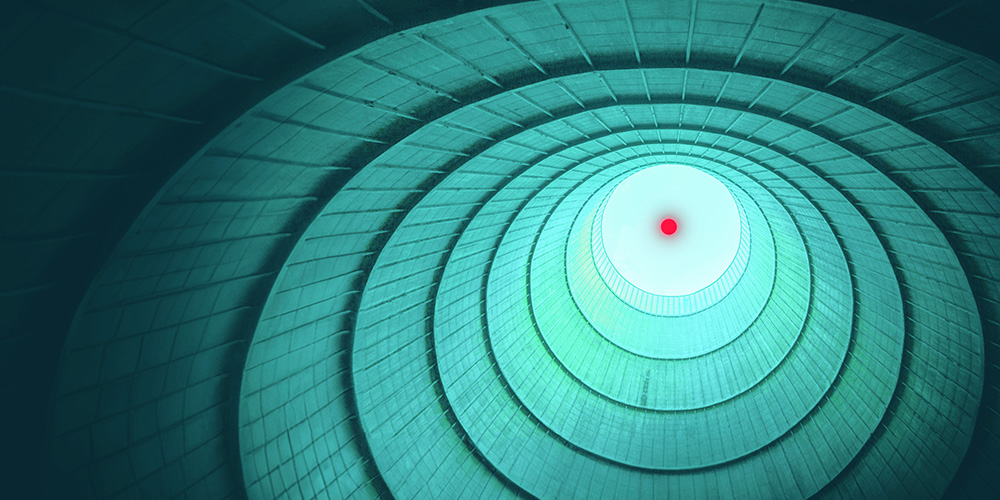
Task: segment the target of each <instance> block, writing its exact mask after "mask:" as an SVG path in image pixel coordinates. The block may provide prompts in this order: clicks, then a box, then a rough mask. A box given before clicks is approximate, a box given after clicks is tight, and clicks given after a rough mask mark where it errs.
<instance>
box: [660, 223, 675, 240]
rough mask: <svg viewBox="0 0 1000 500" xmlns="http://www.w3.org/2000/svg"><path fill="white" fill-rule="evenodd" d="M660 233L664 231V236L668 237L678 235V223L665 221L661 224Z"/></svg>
mask: <svg viewBox="0 0 1000 500" xmlns="http://www.w3.org/2000/svg"><path fill="white" fill-rule="evenodd" d="M660 231H663V234H665V235H667V236H670V235H672V234H674V233H676V232H677V221H675V220H673V219H663V222H661V223H660Z"/></svg>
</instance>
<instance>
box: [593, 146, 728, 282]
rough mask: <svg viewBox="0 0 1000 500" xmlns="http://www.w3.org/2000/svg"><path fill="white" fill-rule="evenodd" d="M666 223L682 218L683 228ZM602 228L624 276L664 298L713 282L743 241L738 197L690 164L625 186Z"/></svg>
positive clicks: (649, 172)
mask: <svg viewBox="0 0 1000 500" xmlns="http://www.w3.org/2000/svg"><path fill="white" fill-rule="evenodd" d="M664 214H671V216H670V217H666V218H665V217H664ZM664 219H666V220H674V221H676V220H683V221H684V230H683V231H680V230H678V227H677V224H676V223H675V224H674V225H673V227H669V226H670V225H669V224H666V221H665V220H664ZM601 224H602V226H601V230H602V232H603V235H604V247H605V250H606V251H607V253H608V258H609V259H610V260H611V263H612V264H613V265H614V266H615V268H616V269H617V270H618V272H619V273H621V275H622V277H624V278H625V279H626V280H628V281H629V282H630V283H632V284H633V285H635V286H636V287H638V288H640V289H642V290H645V291H647V292H649V293H653V294H657V295H687V294H690V293H693V292H696V291H698V290H701V289H702V288H705V287H706V286H708V285H710V284H712V282H714V281H715V280H716V279H718V278H719V277H720V276H722V273H724V272H725V271H726V268H728V267H729V265H730V264H731V263H732V262H733V258H734V257H735V256H736V251H737V250H738V248H739V243H740V216H739V210H737V208H736V201H735V200H734V199H733V195H732V194H731V193H730V192H729V190H728V189H726V186H725V185H723V184H722V183H721V182H719V180H717V179H716V178H715V177H712V176H711V175H710V174H707V173H705V172H703V171H701V170H698V169H696V168H692V167H688V166H684V165H659V166H655V167H650V168H647V169H644V170H641V171H639V172H637V173H635V174H633V175H631V176H629V177H628V178H626V179H625V180H623V181H622V182H621V184H619V185H618V187H616V188H615V190H614V191H612V192H611V195H610V196H609V197H608V202H607V206H606V207H605V209H604V218H603V220H602V221H601ZM669 229H673V230H674V231H676V232H672V233H670V232H668V231H667V230H669ZM665 234H667V235H669V237H664V235H665Z"/></svg>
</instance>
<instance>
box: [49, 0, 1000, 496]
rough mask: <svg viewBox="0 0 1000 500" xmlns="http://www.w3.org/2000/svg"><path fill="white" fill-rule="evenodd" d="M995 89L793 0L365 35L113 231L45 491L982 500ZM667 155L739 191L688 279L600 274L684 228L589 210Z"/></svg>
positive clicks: (996, 429) (581, 7) (996, 315)
mask: <svg viewBox="0 0 1000 500" xmlns="http://www.w3.org/2000/svg"><path fill="white" fill-rule="evenodd" d="M998 95H1000V67H998V66H997V64H996V63H994V62H991V61H989V60H987V59H985V58H982V57H980V56H977V55H974V54H971V53H968V52H965V51H963V50H961V49H958V48H955V47H953V46H950V45H947V44H945V43H944V42H941V41H938V40H935V39H932V38H930V37H928V36H925V35H923V34H920V33H917V32H913V31H909V30H906V29H903V28H899V27H896V26H893V25H889V24H886V23H883V22H880V21H876V20H873V19H870V18H865V17H861V16H858V15H854V14H848V13H845V12H841V11H836V10H833V9H828V8H824V7H819V6H815V5H808V4H800V3H795V2H786V1H767V2H764V3H761V2H759V1H751V0H745V1H744V0H701V1H697V2H688V1H654V0H627V1H622V2H603V1H602V2H598V1H565V2H563V1H556V2H528V3H521V4H515V5H506V6H500V7H495V8H490V9H486V10H482V11H476V12H471V13H468V14H463V15H459V16H456V17H452V18H448V19H444V20H440V21H435V22H431V23H429V24H425V25H421V26H418V27H415V28H412V29H408V30H404V31H401V32H399V33H396V34H394V35H391V36H388V37H385V38H383V39H380V40H377V41H375V42H373V43H370V44H367V45H365V46H363V47H360V48H358V49H357V50H355V51H353V52H350V53H348V54H346V55H344V56H343V57H339V58H337V59H335V60H332V61H329V62H328V63H326V64H324V65H322V66H321V67H319V68H318V69H316V70H315V71H312V72H309V73H307V74H305V75H303V76H301V78H298V79H297V80H295V81H294V82H292V83H291V84H289V85H287V86H286V87H284V88H282V89H280V90H278V91H277V92H275V93H274V94H273V95H270V96H269V97H267V98H266V99H264V100H263V101H261V102H260V103H259V104H257V105H256V106H255V107H253V108H252V109H251V110H249V111H248V112H246V114H244V115H243V116H242V117H241V118H240V119H238V120H237V121H236V122H235V123H233V124H232V125H230V126H229V127H228V128H227V129H226V130H225V131H224V132H223V133H222V134H221V135H219V136H218V137H216V138H215V139H214V140H212V141H211V142H210V143H209V144H208V145H206V146H205V147H204V148H203V149H202V150H201V152H200V153H198V154H197V155H196V156H195V157H194V158H192V159H191V160H190V162H188V163H187V165H186V166H185V167H184V168H183V169H181V170H180V171H179V172H178V173H177V174H176V175H175V176H174V177H173V178H172V179H171V180H170V182H169V183H168V184H167V185H166V187H164V188H163V190H162V191H161V193H160V194H159V195H158V197H157V198H156V199H155V200H154V201H153V202H152V203H151V204H150V205H149V206H148V207H147V208H146V210H145V211H144V213H143V214H142V216H141V217H140V218H139V219H138V221H137V222H136V223H135V225H134V226H133V228H132V230H131V231H130V232H129V234H128V235H127V236H126V238H125V239H124V240H123V241H122V242H121V244H120V245H119V247H118V248H117V250H116V252H115V254H114V257H113V258H112V259H111V260H110V261H109V263H108V264H107V266H106V268H105V269H104V271H103V272H102V274H101V275H100V276H99V277H98V279H97V280H96V281H95V283H94V284H93V285H92V287H91V289H90V292H89V294H88V296H87V299H86V300H85V302H84V304H83V305H82V307H81V309H80V310H79V312H78V315H77V320H76V322H75V325H74V329H73V331H72V333H71V336H70V341H69V343H68V345H67V347H66V350H65V353H64V358H63V362H62V366H63V369H62V370H63V371H62V372H61V373H62V376H61V377H60V383H59V385H58V389H57V396H56V400H55V405H54V411H55V415H57V417H56V418H55V422H54V424H53V426H54V429H55V431H54V432H55V435H56V438H55V446H56V450H57V453H58V455H59V456H60V457H62V458H61V460H62V464H61V465H62V467H63V468H64V470H65V474H64V475H63V477H62V480H63V481H66V482H68V483H70V484H74V485H76V486H78V487H80V488H81V489H82V490H84V491H86V492H87V494H88V495H90V496H92V497H101V498H103V497H115V498H119V497H121V498H124V497H129V496H145V497H173V496H188V497H204V498H229V497H242V496H244V495H245V496H248V497H249V498H254V499H256V498H261V499H267V498H341V497H385V498H391V497H394V498H494V497H536V498H701V497H706V498H804V497H812V496H817V497H822V498H932V497H941V496H945V495H946V494H947V495H953V496H959V497H960V496H980V495H984V494H986V493H987V492H990V491H993V492H995V491H996V483H995V479H994V478H995V477H996V474H997V473H998V472H1000V466H998V462H997V460H998V453H1000V446H998V443H1000V442H998V436H1000V421H998V419H1000V417H998V415H1000V402H998V400H997V397H996V395H997V392H996V388H995V385H993V384H995V381H996V378H997V376H998V368H997V366H998V365H997V360H998V358H997V355H998V354H997V352H996V345H997V339H998V337H997V325H998V324H1000V308H997V307H996V304H997V303H998V301H1000V288H998V287H997V283H998V273H1000V266H998V265H997V262H998V260H997V259H998V252H997V248H998V247H997V242H998V241H1000V198H998V197H997V194H996V192H995V190H993V189H991V188H990V187H989V186H987V185H986V184H984V182H983V181H982V180H981V179H980V178H979V177H977V172H979V171H980V169H982V168H983V167H984V166H996V165H998V164H1000V142H998V141H1000V139H998V136H997V130H998V127H1000V109H998V105H1000V101H998V99H997V96H998ZM663 165H674V166H680V167H676V168H681V169H687V170H688V171H690V172H694V174H692V175H695V176H702V177H704V178H707V179H709V180H710V182H711V183H714V184H713V185H717V186H718V189H720V190H721V191H719V192H718V193H724V194H725V196H728V197H729V198H728V199H729V203H731V204H732V205H731V207H730V208H728V209H727V210H731V214H730V215H727V217H731V219H727V220H728V222H726V223H725V224H722V223H721V222H719V223H718V224H719V225H718V227H717V229H718V231H721V232H722V233H724V234H717V235H716V237H717V239H716V242H717V243H718V245H719V246H720V248H721V247H722V246H726V250H725V252H728V253H727V254H726V256H725V257H724V259H723V260H724V262H723V261H719V262H720V263H721V264H718V265H716V264H713V266H714V267H713V268H712V273H714V274H713V275H712V276H710V277H708V279H704V280H703V282H701V283H700V284H698V285H697V286H692V287H688V288H683V287H674V288H669V287H667V288H657V287H656V286H655V284H656V283H665V284H668V285H670V284H674V283H666V282H664V281H663V280H665V279H669V276H671V274H670V273H665V274H662V275H657V277H656V278H655V279H653V280H652V281H651V282H652V283H654V285H649V284H648V283H642V282H640V281H641V280H640V279H639V278H637V277H635V271H636V269H635V268H632V269H629V270H623V266H622V264H621V263H620V261H616V259H619V258H621V255H620V254H621V253H622V251H623V250H622V249H621V248H617V247H616V245H619V244H622V245H626V246H627V248H624V251H625V252H626V253H628V252H638V251H643V252H646V251H649V252H653V253H650V254H649V255H653V257H652V258H653V259H654V260H655V256H656V255H667V254H668V251H667V250H662V249H660V247H655V248H654V247H652V246H651V247H649V248H646V247H643V246H642V245H645V243H641V241H653V239H654V238H666V237H667V236H668V235H669V236H670V237H676V238H683V237H688V236H687V234H695V233H696V231H699V230H702V229H700V228H698V227H697V224H698V222H697V221H698V220H701V219H698V218H697V217H695V216H687V217H686V216H685V215H684V214H683V213H681V212H682V211H681V212H675V211H671V210H673V209H670V210H667V209H663V210H661V209H660V208H657V207H651V208H650V210H649V214H648V216H649V220H648V221H645V219H644V222H642V224H645V226H643V227H646V226H648V228H647V229H648V231H650V234H648V235H645V236H643V237H642V238H646V239H645V240H644V239H642V238H637V239H636V238H632V236H629V235H628V234H627V231H626V230H624V229H621V226H620V224H619V226H615V223H611V224H609V223H607V220H608V219H606V218H605V217H609V216H608V215H607V214H608V213H610V212H614V211H616V210H619V208H617V206H616V205H614V203H617V202H616V201H615V198H614V196H615V195H614V193H615V192H616V189H617V188H618V187H619V186H623V185H626V184H623V183H626V182H628V179H630V178H634V177H632V176H637V175H645V174H643V172H653V171H655V169H657V168H661V167H662V166H663ZM678 182H681V181H678ZM683 182H688V181H683ZM690 182H694V181H690ZM652 184H655V183H652ZM692 186H694V184H683V183H682V184H681V185H680V186H679V188H678V189H680V190H684V189H695V191H697V189H701V188H697V189H696V188H694V187H692ZM656 187H657V186H652V187H650V189H653V188H656ZM675 188H677V187H676V186H675ZM672 196H674V197H675V198H676V197H679V196H680V195H679V194H675V195H672ZM713 196H714V195H713ZM720 196H721V195H720ZM634 199H637V200H640V201H641V200H642V199H643V198H641V197H634ZM692 199H693V198H692ZM719 199H722V198H719ZM637 203H639V202H637ZM649 203H652V202H645V201H642V202H641V204H646V205H648V204H649ZM685 203H687V205H684V206H685V207H686V206H688V205H692V206H693V204H694V202H693V201H691V202H685ZM711 205H713V206H720V205H719V203H716V202H712V203H711ZM664 206H667V205H664ZM706 206H707V205H706ZM681 208H684V207H681ZM636 210H640V211H641V207H640V209H636ZM678 210H680V209H678ZM720 210H721V208H720ZM615 213H618V212H615ZM629 213H632V212H629ZM667 217H676V220H675V222H677V226H676V234H673V233H672V231H667V230H663V231H662V233H661V232H660V231H661V228H660V226H659V224H660V222H661V221H662V220H665V218H667ZM672 220H673V219H672ZM712 220H716V219H712ZM718 220H719V221H721V220H722V219H718ZM688 222H690V223H692V224H695V225H696V227H694V228H692V227H690V226H685V224H686V223H688ZM713 224H714V223H713ZM685 231H687V232H688V233H685ZM630 238H632V239H630ZM705 238H707V239H706V240H705V241H708V243H698V245H701V246H697V247H695V248H694V251H695V252H696V253H697V252H700V253H701V259H702V260H706V261H707V260H708V259H709V258H710V257H709V253H710V252H709V251H710V250H715V248H714V247H711V245H712V239H711V238H709V237H705ZM723 240H725V241H726V242H727V243H725V244H723V243H721V242H722V241H723ZM637 241H638V242H640V243H635V242H637ZM662 241H663V242H665V243H663V244H664V245H667V244H672V242H676V241H682V240H680V239H677V240H662ZM699 241H701V240H699ZM622 242H626V243H622ZM657 244H659V243H657ZM628 245H631V246H628ZM650 245H652V243H650ZM650 248H652V250H650ZM663 248H666V247H663ZM686 251H687V250H686ZM687 252H688V253H687V254H684V255H685V257H683V259H694V260H682V261H681V262H682V264H683V263H684V262H689V263H690V264H687V265H688V266H690V267H693V266H696V265H698V264H700V263H701V261H700V260H698V259H697V258H696V257H692V255H695V254H691V252H690V251H687ZM725 252H724V253H725ZM670 255H672V254H670ZM647 257H648V256H647ZM647 257H642V258H647ZM616 262H618V264H616ZM640 262H650V261H648V260H647V261H642V260H641V259H640ZM642 265H646V264H642ZM639 269H641V266H640V268H639ZM673 272H674V273H675V274H678V273H680V270H675V271H673ZM629 273H632V275H631V278H630V274H629ZM664 276H666V277H664ZM658 280H659V281H658ZM181 292H183V293H181ZM87 367H100V369H88V368H87ZM94 387H96V388H97V391H98V393H97V397H95V394H94V393H93V392H92V391H93V388H94ZM84 401H90V402H92V404H89V405H88V404H85V403H84ZM234 461H235V463H237V464H238V466H235V467H234V466H232V465H231V464H232V463H233V462H234Z"/></svg>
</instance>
